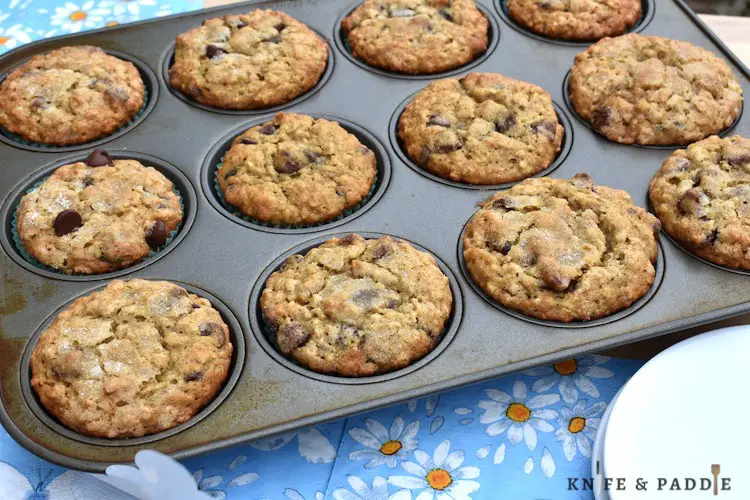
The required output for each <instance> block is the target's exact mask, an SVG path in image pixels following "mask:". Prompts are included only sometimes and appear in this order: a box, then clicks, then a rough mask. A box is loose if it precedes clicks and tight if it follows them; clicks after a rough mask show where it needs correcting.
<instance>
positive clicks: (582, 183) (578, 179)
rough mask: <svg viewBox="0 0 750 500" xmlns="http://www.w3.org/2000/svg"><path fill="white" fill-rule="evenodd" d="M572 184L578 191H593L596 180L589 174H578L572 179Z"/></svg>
mask: <svg viewBox="0 0 750 500" xmlns="http://www.w3.org/2000/svg"><path fill="white" fill-rule="evenodd" d="M570 183H571V184H573V185H574V186H575V187H577V188H578V189H593V188H594V179H592V178H591V176H590V175H589V174H586V173H578V174H576V175H574V176H573V177H572V178H571V179H570Z"/></svg>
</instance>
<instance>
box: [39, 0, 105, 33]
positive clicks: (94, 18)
mask: <svg viewBox="0 0 750 500" xmlns="http://www.w3.org/2000/svg"><path fill="white" fill-rule="evenodd" d="M109 12H110V11H109V9H108V8H106V7H101V6H96V7H95V4H94V2H93V0H89V1H88V2H86V3H83V4H81V5H77V4H74V3H72V2H66V3H65V5H63V6H62V7H55V13H54V14H52V15H51V18H50V24H51V25H52V26H59V27H60V29H61V30H62V31H64V32H68V33H78V32H79V31H81V30H83V29H94V28H100V27H102V26H103V24H104V16H107V15H109ZM39 13H40V14H49V13H50V12H49V11H48V10H47V9H39Z"/></svg>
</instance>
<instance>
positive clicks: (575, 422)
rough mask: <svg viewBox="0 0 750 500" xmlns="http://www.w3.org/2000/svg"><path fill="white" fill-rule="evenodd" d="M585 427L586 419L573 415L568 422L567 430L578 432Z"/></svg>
mask: <svg viewBox="0 0 750 500" xmlns="http://www.w3.org/2000/svg"><path fill="white" fill-rule="evenodd" d="M584 427H586V419H585V418H583V417H573V418H571V419H570V422H569V423H568V430H569V431H570V432H572V433H573V434H578V433H579V432H581V431H582V430H583V428H584Z"/></svg>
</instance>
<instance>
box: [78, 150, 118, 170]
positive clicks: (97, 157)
mask: <svg viewBox="0 0 750 500" xmlns="http://www.w3.org/2000/svg"><path fill="white" fill-rule="evenodd" d="M83 162H84V163H85V164H86V165H88V166H89V167H104V166H106V165H114V163H112V158H110V157H109V153H107V152H106V151H104V150H103V149H95V150H93V151H92V152H91V154H90V155H88V156H87V157H86V159H85V160H83Z"/></svg>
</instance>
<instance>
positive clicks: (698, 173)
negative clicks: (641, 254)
mask: <svg viewBox="0 0 750 500" xmlns="http://www.w3.org/2000/svg"><path fill="white" fill-rule="evenodd" d="M648 192H649V198H650V200H651V206H652V207H653V210H654V212H655V213H656V216H657V217H659V220H661V222H662V224H663V225H664V230H665V231H666V232H667V234H669V235H670V236H671V237H672V238H674V239H675V240H677V241H679V242H680V243H681V244H682V245H683V246H684V247H686V248H687V249H688V250H690V251H691V252H692V253H694V254H695V255H697V256H699V257H701V258H703V259H706V260H708V261H711V262H714V263H716V264H721V265H724V266H728V267H734V268H738V269H750V139H746V138H744V137H740V136H738V135H736V136H734V137H728V138H726V139H721V138H719V137H716V136H713V137H709V138H708V139H704V140H702V141H700V142H696V143H695V144H691V145H690V146H688V148H687V149H681V150H678V151H675V152H674V153H672V155H671V156H670V157H669V158H667V160H666V161H665V162H664V164H662V166H661V169H659V171H658V172H657V173H656V175H655V176H654V178H653V179H651V183H650V184H649V190H648Z"/></svg>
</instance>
